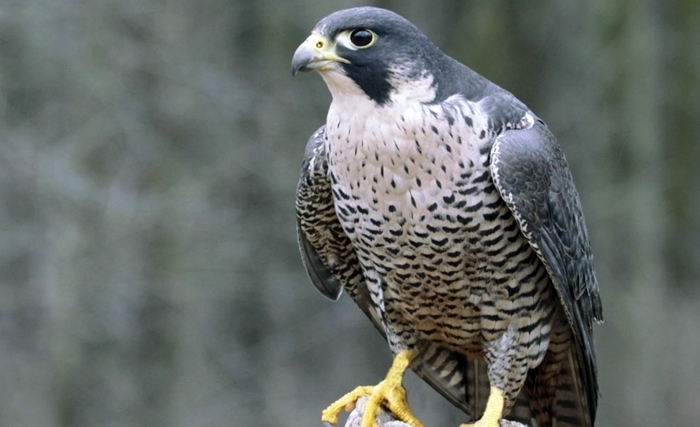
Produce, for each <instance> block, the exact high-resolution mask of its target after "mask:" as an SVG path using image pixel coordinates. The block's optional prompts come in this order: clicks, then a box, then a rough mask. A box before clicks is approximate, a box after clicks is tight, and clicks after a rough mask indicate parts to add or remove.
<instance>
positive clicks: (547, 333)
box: [293, 8, 602, 426]
mask: <svg viewBox="0 0 700 427" xmlns="http://www.w3.org/2000/svg"><path fill="white" fill-rule="evenodd" d="M356 29H363V30H369V31H371V33H372V34H373V35H374V39H373V41H372V43H371V44H370V45H369V46H354V45H353V44H352V43H353V42H352V40H353V39H352V34H353V33H352V31H353V30H356ZM311 37H314V38H313V39H312V38H311ZM311 37H310V40H312V41H313V42H314V43H315V44H314V46H315V49H317V51H314V50H313V49H311V48H307V47H304V45H302V47H303V48H302V47H300V50H298V51H297V53H296V54H295V59H294V61H293V67H294V71H296V70H298V69H310V68H312V67H316V69H318V70H319V71H320V73H321V75H322V76H323V78H324V80H325V81H326V83H327V85H328V87H329V89H330V91H331V93H332V95H333V102H332V103H331V107H330V110H329V113H328V117H327V122H326V125H325V126H323V127H321V128H320V129H319V130H318V131H317V132H316V133H315V134H314V135H313V136H312V137H311V139H310V140H309V143H308V145H307V148H306V153H305V159H304V165H303V167H302V177H301V180H300V182H299V187H298V190H297V204H296V206H297V217H298V231H299V242H300V248H301V252H302V257H303V260H304V263H305V266H306V268H307V271H308V272H309V275H310V277H311V279H312V281H313V283H314V284H315V285H316V287H317V288H318V289H319V290H321V292H323V293H324V295H326V296H328V297H330V298H333V299H335V298H337V297H338V296H339V294H340V292H341V289H345V290H346V291H347V292H348V294H349V295H350V296H351V297H352V298H353V299H354V300H355V301H356V302H357V303H358V305H359V306H360V308H362V310H363V311H364V312H365V313H366V314H367V315H368V316H369V317H370V319H372V321H373V323H374V324H375V325H376V326H377V328H378V329H379V330H380V331H381V332H382V333H383V334H384V336H385V337H386V338H387V341H388V343H389V345H390V347H391V349H392V351H393V352H394V353H395V354H397V353H399V352H400V351H402V350H405V349H418V350H420V356H419V359H418V360H417V361H416V362H414V363H413V368H414V370H416V372H417V373H418V374H419V375H420V376H421V377H423V378H424V379H425V380H426V381H427V382H429V383H430V384H431V385H432V386H433V387H435V388H436V389H437V390H438V391H439V392H440V393H441V394H443V395H444V396H445V397H446V398H448V399H449V400H450V401H452V402H453V403H454V404H456V405H457V406H459V407H460V408H462V409H463V410H464V411H465V412H467V413H468V414H469V415H470V416H471V417H472V418H475V417H477V416H478V415H479V414H480V413H481V412H482V411H483V410H484V406H485V399H486V397H488V393H489V385H490V386H495V387H497V388H499V389H500V390H503V391H504V395H505V398H506V409H505V411H504V415H505V418H508V419H512V420H515V421H519V422H522V423H525V424H528V425H540V426H550V425H557V426H581V425H593V423H594V420H595V411H596V404H597V397H598V385H597V379H596V359H595V349H594V347H593V337H592V323H593V321H595V320H602V308H601V304H600V298H599V295H598V285H597V282H596V279H595V275H594V271H593V264H592V256H591V251H590V245H589V243H588V237H587V232H586V227H585V224H584V222H583V214H582V211H581V206H580V201H579V197H578V194H577V192H576V190H575V187H574V185H573V180H572V178H571V175H570V173H569V171H568V167H567V165H566V161H565V159H564V156H563V154H562V152H561V150H560V149H559V146H558V144H557V143H556V140H555V139H554V137H553V136H552V134H551V133H550V132H549V130H548V129H547V127H546V126H545V124H544V123H543V122H542V121H541V120H540V119H539V118H537V117H536V116H535V115H534V113H532V112H531V111H530V110H529V109H528V108H527V107H526V106H525V105H524V104H522V103H521V102H520V101H518V100H517V99H516V98H515V97H513V95H511V94H510V93H508V92H506V91H505V90H503V89H501V88H499V87H498V86H496V85H494V84H493V83H491V82H489V81H488V80H486V79H484V78H483V77H481V76H479V75H478V74H476V73H475V72H473V71H472V70H470V69H468V68H467V67H465V66H463V65H462V64H460V63H458V62H457V61H455V60H453V59H452V58H449V57H448V56H446V55H444V54H443V53H442V52H440V51H439V50H438V49H437V47H435V46H434V45H433V44H432V43H431V42H430V41H429V40H428V39H427V38H426V37H425V36H424V35H423V34H422V33H421V32H420V31H419V30H418V29H416V28H415V27H414V26H413V25H412V24H410V23H409V22H408V21H406V20H404V19H403V18H401V17H399V16H398V15H396V14H393V13H391V12H388V11H385V10H382V9H376V8H357V9H349V10H345V11H340V12H337V13H335V14H333V15H330V16H329V17H326V18H324V19H323V20H322V21H321V22H319V24H318V25H317V26H316V28H315V30H314V35H312V36H311ZM309 43H310V42H309ZM329 45H330V46H329ZM314 52H317V53H318V52H322V53H323V54H324V55H326V52H331V53H328V54H327V55H328V56H327V57H328V58H331V59H332V60H329V61H328V62H323V61H324V60H325V58H326V57H323V58H321V57H320V56H318V55H321V53H318V55H317V54H315V53H314ZM319 58H320V59H319ZM555 420H556V421H555Z"/></svg>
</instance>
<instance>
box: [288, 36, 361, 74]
mask: <svg viewBox="0 0 700 427" xmlns="http://www.w3.org/2000/svg"><path fill="white" fill-rule="evenodd" d="M336 62H344V63H346V64H349V63H350V61H348V60H347V59H345V58H341V57H340V56H338V55H336V53H335V46H334V45H333V44H332V43H331V42H330V41H329V40H328V39H327V38H325V37H322V36H320V35H318V34H311V35H310V36H309V37H308V38H307V39H306V40H304V43H302V44H301V45H299V47H298V48H297V50H296V52H294V57H293V58H292V75H293V76H296V75H297V72H299V71H313V70H316V71H323V70H327V69H329V68H331V67H332V66H333V65H334V64H335V63H336Z"/></svg>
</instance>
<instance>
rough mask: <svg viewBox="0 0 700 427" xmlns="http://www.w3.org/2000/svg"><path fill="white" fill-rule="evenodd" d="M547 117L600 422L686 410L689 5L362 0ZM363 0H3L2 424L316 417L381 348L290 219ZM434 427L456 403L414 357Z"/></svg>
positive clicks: (689, 356) (374, 364)
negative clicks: (586, 310)
mask: <svg viewBox="0 0 700 427" xmlns="http://www.w3.org/2000/svg"><path fill="white" fill-rule="evenodd" d="M369 3H370V4H374V5H378V6H383V7H387V8H390V9H393V10H395V11H396V12H398V13H400V14H402V15H404V16H405V17H407V18H408V19H410V20H411V21H413V22H414V23H415V24H416V25H417V26H418V27H419V28H421V29H422V30H423V31H424V32H425V33H426V34H427V35H428V36H429V37H430V38H431V39H432V40H433V41H434V42H435V43H436V44H437V45H439V46H440V47H441V48H442V49H443V50H444V51H445V52H447V53H448V54H450V55H451V56H454V57H456V58H457V59H459V60H460V61H462V62H464V63H466V64H468V65H469V66H471V67H472V68H473V69H475V70H476V71H478V72H479V73H481V74H483V75H485V76H487V77H488V78H489V79H491V80H493V81H495V82H496V83H498V84H499V85H501V86H503V87H505V88H507V89H508V90H510V91H511V92H513V93H514V94H515V95H516V96H518V97H519V98H520V99H521V100H523V101H524V102H525V103H527V104H528V105H529V106H530V107H531V108H532V109H533V110H534V111H535V112H536V113H537V114H538V115H539V116H540V117H542V118H543V119H544V120H546V121H547V122H548V124H549V126H550V128H551V129H552V130H553V131H554V133H555V135H557V136H558V138H559V140H560V142H561V144H562V146H563V148H564V151H565V152H566V154H567V156H568V159H569V162H570V165H571V168H572V170H573V174H574V177H575V179H576V182H577V184H578V188H579V191H580V193H581V196H582V199H583V203H584V208H585V213H586V219H587V223H588V227H589V230H590V236H591V239H592V242H593V248H594V253H595V257H596V267H597V271H598V278H599V282H600V285H601V291H602V295H603V300H604V308H605V317H606V322H605V324H603V325H602V326H598V327H596V330H595V332H596V338H597V347H598V352H599V370H600V382H601V390H602V398H601V401H600V409H599V412H598V424H597V425H598V426H624V425H635V426H658V425H696V424H697V423H698V419H700V399H699V398H698V396H699V395H700V288H699V287H698V277H700V243H698V242H699V241H700V220H699V219H698V213H699V212H700V171H699V170H698V169H700V144H699V143H698V140H700V103H699V102H698V96H699V94H700V48H699V46H700V3H699V2H697V1H695V0H676V1H661V0H656V1H631V0H622V1H616V2H611V1H608V0H592V1H590V2H558V1H553V0H550V1H539V0H538V1H530V2H527V3H525V2H516V1H504V0H496V1H490V2H483V1H466V2H465V1H462V0H454V1H442V2H419V1H406V0H402V1H398V0H395V1H376V2H369ZM360 4H361V3H360V2H356V1H325V2H321V1H312V0H307V1H304V0H291V1H284V2H281V1H272V0H257V1H254V2H253V1H247V0H246V1H244V0H199V1H195V0H91V1H86V0H83V1H80V0H21V1H19V0H1V1H0V425H1V426H31V427H44V426H46V427H48V426H76V427H79V426H151V427H159V426H188V427H199V426H201V427H205V426H206V427H215V426H260V427H263V426H264V427H267V426H270V427H285V426H288V427H299V426H320V421H319V419H320V411H321V410H322V409H323V408H324V407H325V406H326V405H327V404H328V403H330V402H331V401H332V400H334V399H335V398H337V397H339V396H340V395H341V394H342V393H344V392H346V391H348V390H350V389H351V388H353V387H355V386H356V385H359V384H373V383H376V382H378V381H379V380H380V379H381V378H382V377H383V375H384V374H385V372H386V369H387V368H388V366H389V364H390V360H391V359H390V356H389V350H388V348H387V346H386V345H385V344H384V343H383V342H382V341H381V339H380V337H379V334H378V333H377V332H376V331H375V330H373V327H372V326H371V325H370V323H369V321H367V320H366V319H365V318H364V317H363V315H362V313H361V312H360V311H359V310H358V309H357V308H356V307H354V305H353V303H352V302H351V301H350V300H349V298H347V297H345V298H341V301H340V302H338V303H331V302H330V301H327V300H325V299H324V298H323V297H322V296H321V295H320V294H319V293H318V292H317V291H316V290H315V288H314V287H313V286H312V285H311V284H310V282H309V280H308V279H307V277H306V275H305V272H304V271H303V267H302V263H301V261H300V258H299V255H298V251H297V246H296V236H295V218H294V192H295V186H296V181H297V177H298V173H299V168H300V164H301V157H302V154H303V150H304V145H305V143H306V140H307V138H308V136H309V135H310V134H311V133H312V132H313V131H314V130H315V129H316V128H317V127H318V126H319V125H320V124H321V123H323V122H324V120H325V114H326V111H327V108H328V103H329V102H330V96H329V94H328V92H327V90H326V88H325V85H324V84H323V82H322V80H321V78H320V77H319V76H317V75H312V74H303V75H300V76H297V77H296V78H294V79H293V78H292V76H291V72H290V61H291V57H292V53H293V52H294V50H295V48H296V47H297V45H298V44H299V43H301V42H302V41H303V40H304V39H305V38H306V36H307V35H308V33H309V31H310V30H311V28H312V27H313V26H314V24H315V23H316V22H317V21H318V20H319V19H320V18H322V17H323V16H325V15H327V14H328V13H330V12H332V11H334V10H337V9H341V8H345V7H350V6H355V5H360ZM407 382H408V383H409V388H410V390H409V397H410V400H411V403H412V404H413V406H414V409H415V411H416V412H417V414H418V416H419V418H421V419H422V420H423V421H424V422H425V423H426V425H427V426H428V427H446V426H454V427H456V426H457V425H458V424H459V423H460V422H463V421H464V418H463V417H462V416H461V415H460V414H459V413H458V412H457V411H455V410H453V409H452V408H451V407H450V406H449V405H448V404H447V403H444V402H442V401H441V400H440V398H438V397H437V395H436V394H435V393H434V392H432V390H431V389H429V388H428V387H427V386H424V385H423V384H422V383H420V382H419V381H418V380H416V379H415V378H413V377H410V378H408V380H407Z"/></svg>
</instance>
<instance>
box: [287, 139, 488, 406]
mask: <svg viewBox="0 0 700 427" xmlns="http://www.w3.org/2000/svg"><path fill="white" fill-rule="evenodd" d="M324 138H325V126H323V127H321V128H319V129H318V130H317V131H316V132H315V133H314V134H313V135H312V136H311V138H310V139H309V142H308V143H307V145H306V150H305V154H304V161H303V164H302V171H301V179H300V180H299V185H298V187H297V198H296V211H297V236H298V239H299V250H300V252H301V257H302V260H303V262H304V266H305V267H306V271H307V273H308V274H309V278H310V279H311V281H312V283H313V284H314V286H316V288H317V289H318V290H319V291H321V293H322V294H323V295H325V296H327V297H329V298H331V299H337V298H338V297H339V296H340V293H341V291H342V290H343V289H345V291H346V292H347V293H348V295H350V297H351V298H352V299H353V300H354V301H355V303H357V305H358V306H359V307H360V309H362V311H363V312H364V313H365V314H366V315H367V317H369V318H370V320H371V321H372V323H373V324H374V326H375V327H376V328H377V329H378V330H379V332H380V333H381V334H382V336H383V337H384V338H385V339H386V331H385V329H384V326H383V321H382V316H381V313H379V311H378V310H377V309H376V308H375V306H374V304H373V303H372V300H371V298H370V295H369V290H368V289H367V285H366V284H365V280H364V276H363V272H362V267H361V265H360V262H359V260H358V259H357V255H356V253H355V250H354V249H353V247H352V243H351V242H350V239H348V237H347V235H346V234H345V233H344V232H343V229H342V227H341V225H340V222H339V221H338V218H337V216H336V214H335V207H334V202H333V196H332V192H331V184H330V182H329V180H328V178H327V171H328V163H327V159H326V152H325V151H324V148H323V141H324ZM412 369H413V371H414V372H416V374H417V375H418V376H419V377H421V378H422V379H423V380H424V381H425V382H427V383H428V384H429V385H430V386H431V387H433V388H434V389H435V390H437V391H438V392H439V393H440V394H441V395H442V396H444V397H445V398H446V399H447V400H449V401H450V402H451V403H453V404H454V405H455V406H457V407H458V408H460V409H462V410H463V411H464V412H465V413H467V414H468V415H470V416H471V417H472V418H473V417H474V410H473V408H474V407H475V402H474V401H473V400H474V399H473V398H471V396H472V395H473V393H471V392H470V393H467V391H466V390H467V389H469V390H472V389H473V387H468V384H474V383H475V382H477V381H481V382H483V381H484V380H485V378H486V374H485V372H484V373H483V375H477V373H476V369H474V367H473V364H472V363H467V361H466V359H465V358H464V356H462V355H460V354H458V353H454V352H451V351H448V350H446V349H444V348H441V347H439V346H436V345H431V346H430V347H428V348H426V349H424V350H423V352H422V354H421V359H420V360H418V361H417V362H414V364H413V366H412ZM476 377H479V378H476ZM482 388H483V384H482ZM486 390H488V382H486Z"/></svg>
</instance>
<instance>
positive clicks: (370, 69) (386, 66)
mask: <svg viewBox="0 0 700 427" xmlns="http://www.w3.org/2000/svg"><path fill="white" fill-rule="evenodd" d="M310 70H315V71H319V72H320V73H321V74H322V75H323V77H324V79H325V80H326V83H328V84H329V87H330V88H331V92H333V89H334V88H332V87H331V83H332V81H333V80H332V79H333V77H334V75H335V77H338V75H339V74H342V76H345V77H347V78H350V79H351V80H352V81H353V82H354V83H355V84H356V85H357V86H358V87H359V88H361V89H362V91H363V92H364V93H365V94H366V95H367V96H368V97H369V98H371V99H372V100H374V101H375V102H377V103H378V104H380V105H381V104H385V103H387V102H388V101H389V100H390V96H391V92H392V91H393V90H397V87H396V85H397V81H412V80H419V79H423V80H425V79H426V78H427V79H430V80H432V89H433V91H431V92H433V93H434V97H433V99H432V101H439V100H441V99H444V98H446V97H447V96H450V95H452V94H455V93H457V92H459V91H460V89H461V86H462V85H461V84H460V83H459V80H460V77H462V74H463V73H465V72H470V73H473V72H472V71H471V70H468V69H467V68H466V67H464V66H463V65H461V64H459V63H458V62H456V61H454V60H453V59H452V58H450V57H448V56H447V55H445V54H444V53H442V52H441V51H440V50H439V49H438V48H437V47H436V46H435V45H434V44H433V43H432V42H431V41H430V40H429V39H428V38H427V37H426V36H425V35H424V34H423V33H422V32H421V31H420V30H419V29H418V28H416V26H415V25H413V24H411V23H410V22H409V21H408V20H406V19H405V18H403V17H401V16H399V15H397V14H396V13H394V12H391V11H388V10H385V9H379V8H375V7H358V8H353V9H345V10H341V11H338V12H335V13H333V14H331V15H328V16H327V17H325V18H323V19H322V20H321V21H320V22H319V23H318V24H316V26H315V27H314V29H313V31H312V33H311V35H310V36H309V38H307V39H306V41H305V42H304V43H302V44H301V45H300V46H299V48H298V49H297V51H296V52H295V53H294V58H293V59H292V73H294V74H296V72H297V71H310ZM474 74H475V73H474ZM448 77H449V78H448ZM464 77H470V76H464ZM342 82H343V80H342V79H339V80H337V82H336V83H342ZM348 83H349V82H348Z"/></svg>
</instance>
